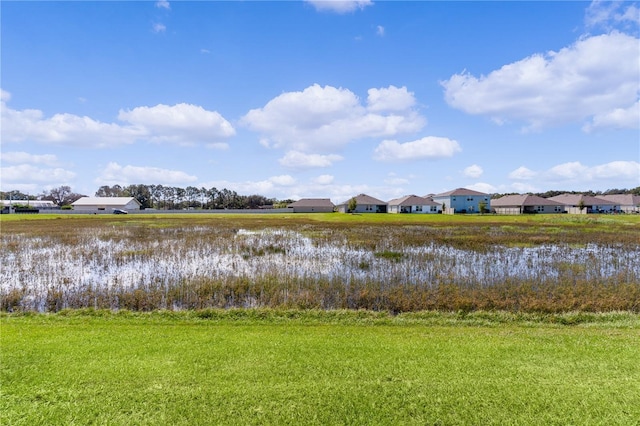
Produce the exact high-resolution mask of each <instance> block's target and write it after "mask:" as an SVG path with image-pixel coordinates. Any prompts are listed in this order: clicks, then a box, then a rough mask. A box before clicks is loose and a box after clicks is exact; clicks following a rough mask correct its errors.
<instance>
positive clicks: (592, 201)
mask: <svg viewBox="0 0 640 426" xmlns="http://www.w3.org/2000/svg"><path fill="white" fill-rule="evenodd" d="M549 200H553V201H557V202H559V203H562V204H564V205H565V206H578V205H580V201H582V203H583V204H584V205H585V206H614V205H616V203H614V202H613V201H607V200H605V199H602V198H598V197H591V196H589V195H584V194H560V195H556V196H555V197H549Z"/></svg>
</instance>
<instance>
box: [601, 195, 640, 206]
mask: <svg viewBox="0 0 640 426" xmlns="http://www.w3.org/2000/svg"><path fill="white" fill-rule="evenodd" d="M598 198H600V199H603V200H607V201H611V202H614V203H616V204H617V205H620V206H639V205H640V195H633V194H613V195H598Z"/></svg>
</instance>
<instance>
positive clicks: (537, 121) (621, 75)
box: [442, 32, 640, 129]
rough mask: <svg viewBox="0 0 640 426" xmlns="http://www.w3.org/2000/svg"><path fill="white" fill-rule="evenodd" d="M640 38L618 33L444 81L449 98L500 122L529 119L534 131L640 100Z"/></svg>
mask: <svg viewBox="0 0 640 426" xmlns="http://www.w3.org/2000/svg"><path fill="white" fill-rule="evenodd" d="M638 42H639V40H638V38H635V37H632V36H629V35H626V34H622V33H619V32H612V33H610V34H605V35H599V36H594V37H586V38H582V39H580V40H578V41H577V42H576V43H575V44H573V45H571V46H569V47H567V48H564V49H561V50H560V51H559V52H548V53H547V54H544V55H541V54H537V55H533V56H530V57H528V58H525V59H523V60H521V61H518V62H515V63H512V64H508V65H504V66H503V67H502V68H500V69H498V70H495V71H492V72H491V73H489V75H487V76H481V77H474V76H473V75H471V74H469V73H462V74H456V75H453V76H452V77H451V78H450V79H449V80H446V81H444V82H442V85H443V87H444V89H445V99H446V101H447V103H448V104H449V105H450V106H452V107H454V108H457V109H460V110H462V111H465V112H467V113H469V114H478V115H487V116H489V117H491V118H492V119H494V120H495V121H496V122H505V121H510V120H523V121H525V122H527V123H528V128H529V129H538V128H542V127H546V126H552V125H560V124H565V123H570V122H576V121H585V120H588V119H590V118H592V117H607V116H609V115H610V114H612V113H614V112H615V111H616V110H619V109H622V110H627V109H629V108H631V106H632V105H634V104H636V103H637V102H638V94H639V92H640V81H639V80H638V75H639V74H640V49H638ZM598 120H600V121H601V120H602V119H596V118H594V125H596V124H597V123H596V122H598ZM629 124H635V126H634V127H637V123H628V122H627V121H626V120H616V125H618V126H622V125H625V126H626V125H629Z"/></svg>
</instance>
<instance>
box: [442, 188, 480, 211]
mask: <svg viewBox="0 0 640 426" xmlns="http://www.w3.org/2000/svg"><path fill="white" fill-rule="evenodd" d="M431 198H432V199H433V201H435V202H436V203H438V204H440V206H442V212H443V213H447V214H453V213H481V211H480V210H481V209H480V208H481V207H484V211H486V212H489V211H491V197H490V196H489V194H485V193H483V192H478V191H473V190H471V189H466V188H457V189H454V190H452V191H447V192H443V193H441V194H436V195H433V196H432V197H431Z"/></svg>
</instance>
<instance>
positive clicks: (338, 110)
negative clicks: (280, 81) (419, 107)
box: [241, 84, 425, 152]
mask: <svg viewBox="0 0 640 426" xmlns="http://www.w3.org/2000/svg"><path fill="white" fill-rule="evenodd" d="M373 93H374V95H373V96H374V99H375V100H374V101H373V104H372V105H373V107H374V108H380V106H382V105H384V106H385V108H389V107H390V106H395V107H396V108H397V107H398V105H403V106H404V107H407V105H409V104H410V102H409V100H408V99H407V98H409V97H411V98H412V97H413V95H412V94H409V93H407V92H406V89H405V88H403V89H397V88H395V87H393V86H391V87H390V88H388V89H380V90H379V91H377V92H375V91H374V92H373ZM370 96H371V94H370ZM372 105H370V107H371V106H372ZM241 122H242V123H243V124H245V125H246V126H247V127H249V129H251V130H253V131H256V132H259V133H261V134H262V136H263V137H262V138H261V142H260V143H261V144H263V145H265V146H270V147H274V148H281V147H287V148H289V149H292V150H295V151H300V152H319V151H320V152H327V151H330V150H333V149H335V148H337V147H341V146H343V145H345V144H347V143H349V142H351V141H354V140H357V139H361V138H370V137H389V136H394V135H397V134H400V133H410V132H416V131H418V130H420V129H421V128H422V127H423V126H424V124H425V120H424V118H423V117H421V116H420V115H419V114H418V113H417V112H415V111H413V110H407V111H402V113H395V114H394V113H388V114H382V113H378V111H375V110H371V108H366V107H364V106H362V105H361V103H360V100H359V99H358V97H357V96H356V95H355V94H354V93H352V92H351V91H349V90H347V89H342V88H335V87H331V86H325V87H321V86H319V85H317V84H314V85H313V86H310V87H307V88H306V89H304V90H303V91H302V92H287V93H283V94H281V95H279V96H277V97H276V98H274V99H272V100H271V101H269V102H268V103H267V104H266V105H265V106H264V107H263V108H258V109H253V110H251V111H249V113H247V114H246V115H245V116H244V117H243V118H242V120H241Z"/></svg>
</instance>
